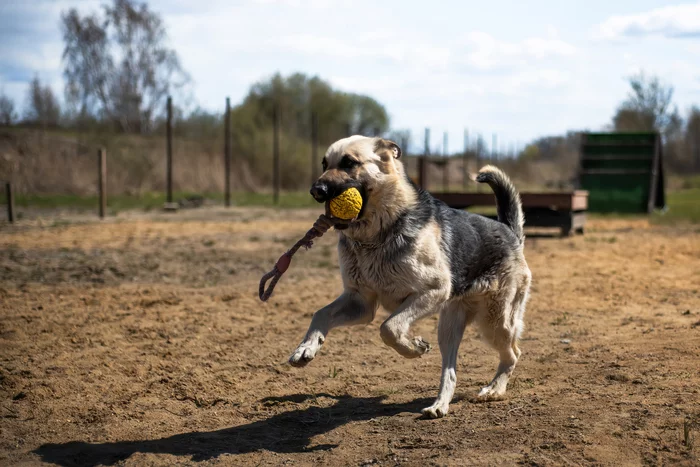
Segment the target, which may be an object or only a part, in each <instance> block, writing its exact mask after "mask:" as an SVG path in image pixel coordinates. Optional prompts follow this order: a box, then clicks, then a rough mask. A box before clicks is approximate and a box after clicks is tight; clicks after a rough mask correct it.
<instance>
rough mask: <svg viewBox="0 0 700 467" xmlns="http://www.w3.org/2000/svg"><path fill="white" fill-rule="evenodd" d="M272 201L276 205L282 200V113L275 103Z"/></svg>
mask: <svg viewBox="0 0 700 467" xmlns="http://www.w3.org/2000/svg"><path fill="white" fill-rule="evenodd" d="M272 132H273V136H272V185H273V187H272V189H273V192H272V200H273V202H274V203H275V204H278V203H279V199H280V111H279V105H278V104H277V103H275V105H274V107H273V108H272Z"/></svg>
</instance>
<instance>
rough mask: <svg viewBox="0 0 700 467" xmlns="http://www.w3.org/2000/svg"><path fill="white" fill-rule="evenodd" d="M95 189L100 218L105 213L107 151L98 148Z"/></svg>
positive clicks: (102, 217)
mask: <svg viewBox="0 0 700 467" xmlns="http://www.w3.org/2000/svg"><path fill="white" fill-rule="evenodd" d="M97 191H98V192H99V195H100V209H99V214H100V219H104V217H105V215H106V213H107V151H106V150H105V148H100V150H99V151H97Z"/></svg>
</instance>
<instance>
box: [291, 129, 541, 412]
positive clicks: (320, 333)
mask: <svg viewBox="0 0 700 467" xmlns="http://www.w3.org/2000/svg"><path fill="white" fill-rule="evenodd" d="M345 155H348V156H350V157H352V158H354V159H355V160H357V161H360V162H361V164H362V165H361V166H360V167H358V168H357V169H355V170H353V171H352V172H351V173H350V174H348V172H347V170H340V169H338V164H339V163H340V161H341V160H342V158H343V156H345ZM400 156H401V150H400V148H399V147H398V146H397V145H396V143H394V142H392V141H387V140H383V139H381V138H365V137H359V136H353V137H350V138H345V139H343V140H340V141H338V142H336V143H334V144H333V145H332V146H331V147H330V148H329V149H328V151H327V152H326V155H325V161H326V163H327V170H326V171H325V172H324V174H323V175H322V176H321V178H320V179H319V180H320V181H327V182H333V181H340V180H344V178H343V177H352V178H353V180H355V181H359V182H361V183H362V186H363V187H364V189H365V190H366V192H367V196H366V200H365V206H364V213H363V215H362V216H361V218H360V219H358V220H356V221H353V222H352V223H351V224H350V226H349V228H347V229H345V230H341V231H339V233H338V235H339V243H338V254H339V260H340V270H341V276H342V279H343V286H344V292H343V294H341V296H340V297H338V299H337V300H336V301H334V302H333V303H332V304H330V305H328V306H326V307H324V308H322V309H321V310H319V311H317V312H316V313H315V314H314V317H313V320H312V322H311V325H310V327H309V330H308V332H307V334H306V337H305V338H304V340H303V341H302V343H301V344H299V346H298V347H297V349H296V350H295V351H294V353H293V354H292V356H291V357H290V359H289V361H290V363H291V364H292V365H295V366H303V365H306V364H307V363H308V362H309V361H311V360H312V359H313V358H314V357H315V355H316V352H317V351H318V350H319V349H320V347H321V345H322V344H323V342H324V341H325V337H326V335H327V333H328V332H329V331H330V330H331V329H332V328H333V327H336V326H343V325H350V324H362V323H369V322H371V321H372V320H373V319H374V317H375V314H376V310H377V308H378V306H379V305H381V306H382V307H383V308H385V309H386V310H388V311H390V312H391V315H390V316H389V317H388V318H387V319H386V320H385V321H384V323H383V324H382V325H381V327H380V335H381V338H382V340H383V341H384V342H385V343H386V344H387V345H388V346H390V347H392V348H393V349H395V350H396V351H397V352H398V353H399V354H401V355H403V356H404V357H407V358H415V357H420V356H421V355H423V354H425V353H426V352H427V351H429V350H430V345H429V344H428V343H426V342H425V341H424V340H423V339H422V338H421V337H420V336H415V337H413V336H411V335H410V328H411V325H412V324H413V323H414V322H415V321H417V320H419V319H421V318H424V317H426V316H429V315H431V314H434V313H440V321H439V326H438V341H439V345H440V351H441V353H442V355H443V372H442V378H441V382H440V392H439V395H438V398H437V399H436V401H435V403H434V404H433V405H432V406H430V407H427V408H426V409H424V410H423V413H424V414H425V415H427V416H429V417H442V416H444V415H445V414H447V411H448V407H449V403H450V400H451V399H452V396H453V394H454V390H455V386H456V370H455V368H456V359H457V350H458V348H459V343H460V341H461V339H462V334H463V332H464V329H465V327H466V326H467V324H469V323H471V322H474V323H475V324H476V325H477V327H478V328H479V329H480V330H481V333H482V335H483V336H484V339H485V340H486V341H487V342H489V343H490V344H491V345H492V346H493V347H494V348H495V349H496V350H498V352H499V355H500V364H499V366H498V370H497V372H496V376H495V377H494V379H493V381H492V382H491V383H490V384H489V385H487V386H486V387H484V388H483V389H482V390H481V392H480V393H479V395H478V397H479V398H480V399H482V400H489V399H494V398H499V397H501V396H502V395H503V394H504V392H505V389H506V385H507V382H508V378H509V377H510V375H511V373H512V372H513V369H514V367H515V364H516V362H517V360H518V358H519V357H520V350H519V349H518V346H517V340H518V338H519V335H520V333H521V331H522V326H523V313H524V311H525V303H526V302H527V298H528V291H529V287H530V281H531V276H530V270H529V269H528V267H527V263H526V262H525V258H524V256H523V253H522V245H521V246H520V247H519V251H516V252H515V253H513V255H514V256H513V257H512V258H510V259H509V260H508V261H505V262H504V266H503V267H502V268H501V270H499V271H496V273H495V274H492V275H490V276H488V277H484V278H481V279H480V280H478V281H477V282H476V283H475V284H473V285H472V287H471V288H470V292H469V293H466V294H464V295H462V296H456V297H452V298H451V292H452V280H451V279H452V272H451V269H450V264H449V263H450V261H449V259H448V257H447V255H446V252H445V251H444V249H443V247H442V237H443V235H444V234H445V231H443V229H442V227H441V225H440V224H438V222H436V221H432V222H430V223H428V224H426V225H423V226H422V227H421V230H420V231H419V232H418V234H417V236H416V237H415V240H414V244H413V248H412V249H411V253H410V254H406V255H400V256H397V257H395V258H394V259H392V261H383V260H382V259H381V258H382V256H381V254H382V252H383V251H384V248H385V246H386V244H387V242H391V241H394V240H395V239H393V238H382V237H381V233H382V232H383V228H386V227H387V226H390V225H392V224H393V223H394V222H395V221H396V220H397V219H398V218H399V216H400V215H401V214H402V213H404V212H405V211H406V210H408V209H411V208H413V207H415V205H416V203H417V202H418V199H417V196H416V192H415V190H414V189H413V188H412V187H411V186H410V185H409V183H408V182H407V180H406V177H405V173H404V167H403V164H402V163H401V161H400V160H399V158H400ZM496 170H497V169H496ZM498 173H499V176H501V175H502V176H503V177H505V180H507V177H506V176H505V174H502V172H500V171H498ZM397 241H398V240H397Z"/></svg>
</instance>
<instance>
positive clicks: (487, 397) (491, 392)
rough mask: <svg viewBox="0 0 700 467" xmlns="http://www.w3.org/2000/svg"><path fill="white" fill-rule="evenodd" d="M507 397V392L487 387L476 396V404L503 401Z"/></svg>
mask: <svg viewBox="0 0 700 467" xmlns="http://www.w3.org/2000/svg"><path fill="white" fill-rule="evenodd" d="M504 396H505V391H499V390H497V389H496V388H494V387H493V386H491V385H489V386H485V387H483V388H481V391H479V393H478V394H477V395H476V398H475V401H476V402H489V401H499V400H503V398H504Z"/></svg>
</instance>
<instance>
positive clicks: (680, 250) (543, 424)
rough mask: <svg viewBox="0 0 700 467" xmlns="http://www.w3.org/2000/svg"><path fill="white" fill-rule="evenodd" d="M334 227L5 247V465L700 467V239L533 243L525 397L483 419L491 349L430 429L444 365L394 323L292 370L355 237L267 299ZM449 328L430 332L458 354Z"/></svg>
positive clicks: (189, 218) (629, 232)
mask: <svg viewBox="0 0 700 467" xmlns="http://www.w3.org/2000/svg"><path fill="white" fill-rule="evenodd" d="M316 215H317V213H316V212H312V211H279V212H278V211H272V210H254V209H235V210H231V211H228V212H225V211H223V210H216V209H213V210H212V209H207V210H202V211H191V212H182V213H178V214H175V215H170V216H168V215H164V214H159V215H132V216H126V217H121V218H118V219H115V220H111V221H107V222H103V223H97V222H95V221H93V220H80V219H71V220H70V222H63V221H61V222H54V221H45V222H42V221H40V220H39V221H25V222H24V223H20V224H19V225H18V226H14V227H8V226H3V227H0V464H3V465H18V464H28V465H34V464H41V463H55V464H59V465H88V466H92V465H113V464H119V465H173V464H193V463H197V462H201V463H202V464H204V465H208V464H217V465H248V464H250V465H281V464H295V465H328V464H333V465H370V464H377V465H399V464H401V465H424V464H426V465H503V464H509V465H513V464H525V465H700V457H699V455H700V424H699V422H700V229H698V227H697V226H695V227H692V226H685V227H683V226H677V227H659V226H650V225H648V224H647V223H646V222H645V221H643V220H599V221H592V222H590V228H589V229H588V232H587V233H586V236H585V237H575V238H565V239H561V238H543V237H536V238H529V239H528V240H527V245H526V256H527V259H528V262H529V264H530V267H531V269H532V271H533V276H534V280H533V293H532V299H531V301H530V304H529V308H528V313H527V315H526V324H527V331H526V334H525V336H524V340H523V342H522V345H521V348H522V350H523V358H522V359H521V361H520V364H519V365H518V367H517V369H516V372H515V377H514V379H513V380H512V383H511V385H510V389H509V392H508V395H507V398H506V399H505V400H503V401H498V402H489V403H475V402H472V396H473V395H474V394H475V393H476V391H477V390H478V388H479V387H480V386H481V385H483V384H485V383H487V382H488V381H489V380H490V379H491V377H492V376H493V372H494V371H495V367H496V363H497V356H496V354H495V352H494V351H492V350H491V349H489V348H488V347H487V346H486V345H485V344H484V343H482V342H481V341H480V340H479V339H478V336H477V335H476V334H475V331H474V330H473V329H469V330H468V331H467V335H466V336H465V339H464V341H463V343H462V347H461V349H460V362H459V370H458V388H457V398H456V401H455V402H454V403H453V404H452V406H451V412H450V414H449V415H448V416H447V417H446V418H444V419H440V420H423V419H420V418H419V410H420V409H421V408H422V407H424V406H426V405H428V404H430V403H431V402H432V399H433V397H434V396H435V395H436V393H437V388H438V384H439V374H440V355H439V352H437V351H434V352H431V353H429V354H428V355H426V356H425V357H424V358H421V359H418V360H405V359H403V358H401V357H400V356H399V355H397V354H396V353H395V352H394V351H393V350H391V349H389V348H388V347H386V346H384V345H383V344H382V342H381V339H380V338H379V333H378V328H379V324H380V323H381V318H382V317H383V316H386V312H384V311H380V315H379V316H378V319H377V321H376V322H374V323H372V324H371V325H369V326H366V327H354V328H344V329H338V330H334V331H333V332H332V333H331V335H330V336H329V339H328V340H327V342H326V345H325V346H324V348H323V350H322V351H321V353H320V355H319V356H317V358H316V360H314V361H313V362H312V363H311V364H310V365H309V366H308V367H307V368H304V369H294V368H292V367H290V366H289V365H288V364H287V363H286V359H287V357H288V355H289V354H290V353H291V351H292V350H293V349H294V348H295V346H296V345H297V344H298V343H299V341H300V340H301V338H302V336H303V334H304V332H305V330H306V328H307V326H308V323H309V320H310V318H311V315H312V313H313V311H315V310H316V309H318V308H319V307H321V306H322V305H324V304H326V303H327V302H329V301H330V300H331V299H332V298H334V297H335V296H336V294H338V292H339V291H340V280H339V276H338V272H337V256H336V253H335V247H334V235H327V236H326V237H324V238H323V239H321V240H320V241H318V242H317V244H316V245H315V246H314V248H313V249H311V250H310V251H308V252H303V251H302V252H300V253H299V254H298V255H297V256H296V257H295V259H294V262H293V265H292V267H291V268H290V270H289V272H288V273H287V274H286V275H285V277H284V278H283V279H282V281H281V282H280V284H279V285H278V287H277V292H276V295H275V296H274V297H273V298H272V299H271V300H270V301H269V302H268V303H266V304H262V303H260V302H259V301H258V299H257V284H258V280H259V278H260V276H261V275H262V273H264V272H265V271H267V270H268V269H269V268H270V267H271V266H272V265H273V264H274V261H275V260H276V259H277V257H278V256H279V255H280V254H281V253H282V252H283V251H284V250H285V249H286V248H287V247H288V246H290V245H291V244H292V243H293V242H294V241H295V240H296V239H297V238H298V237H300V236H301V235H302V234H303V233H304V232H305V231H306V229H307V228H308V227H309V226H310V224H311V222H312V221H313V219H314V218H315V216H316ZM436 325H437V320H436V319H427V320H425V321H423V322H422V323H420V325H419V326H418V330H417V332H419V333H420V334H421V335H422V336H423V337H425V338H426V340H428V341H430V342H432V343H433V344H436V343H437V339H436ZM684 425H685V428H686V431H688V436H685V435H684ZM686 438H687V439H686ZM693 440H695V446H693V445H692V444H693V443H692V441H693Z"/></svg>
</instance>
